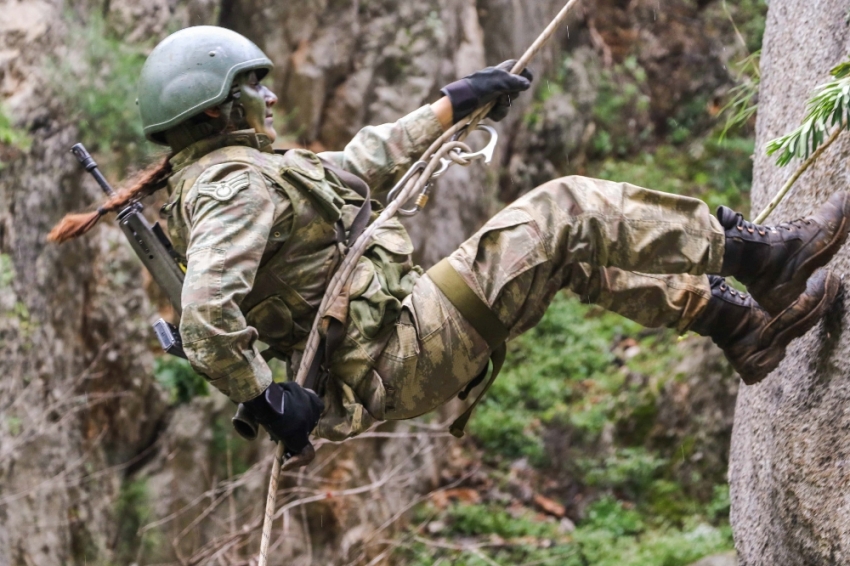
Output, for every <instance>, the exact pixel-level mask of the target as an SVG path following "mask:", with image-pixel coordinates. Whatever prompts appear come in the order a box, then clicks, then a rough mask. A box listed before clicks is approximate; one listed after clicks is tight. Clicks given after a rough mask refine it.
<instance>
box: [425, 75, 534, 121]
mask: <svg viewBox="0 0 850 566" xmlns="http://www.w3.org/2000/svg"><path fill="white" fill-rule="evenodd" d="M515 64H516V60H515V59H514V60H511V61H505V62H504V63H502V64H501V65H499V66H497V67H487V68H486V69H483V70H481V71H478V72H476V73H472V74H471V75H469V76H468V77H464V78H462V79H461V80H459V81H456V82H453V83H452V84H450V85H448V86H445V87H443V89H442V90H441V91H440V92H442V93H443V94H444V95H446V96H448V97H449V101H451V103H452V114H453V119H454V121H455V123H457V122H458V121H459V120H461V119H463V118H466V117H467V116H469V115H470V114H472V112H473V111H474V110H475V109H476V108H478V107H479V106H484V105H485V104H487V103H488V102H490V101H492V100H494V99H498V101H497V102H496V106H494V107H493V109H492V110H491V111H490V114H488V115H487V117H488V118H490V119H491V120H493V121H494V122H498V121H500V120H502V119H504V117H505V116H507V115H508V110H510V109H511V101H512V100H514V99H515V98H516V97H517V96H519V94H520V93H521V92H522V91H525V90H528V89H529V88H530V87H531V81H533V80H534V74H533V73H532V72H531V70H530V69H524V70H523V71H522V73H521V74H519V75H512V74H511V73H510V70H511V68H513V66H514V65H515Z"/></svg>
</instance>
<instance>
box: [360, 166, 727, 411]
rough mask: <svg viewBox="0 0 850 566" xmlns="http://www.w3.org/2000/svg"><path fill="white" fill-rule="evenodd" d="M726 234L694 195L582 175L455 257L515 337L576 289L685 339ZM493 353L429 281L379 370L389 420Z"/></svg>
mask: <svg viewBox="0 0 850 566" xmlns="http://www.w3.org/2000/svg"><path fill="white" fill-rule="evenodd" d="M724 245H725V237H724V234H723V229H722V228H721V227H720V224H719V223H718V221H717V219H716V218H715V217H714V216H713V215H712V214H711V213H710V211H709V210H708V207H707V205H706V204H705V203H704V202H702V201H700V200H697V199H693V198H688V197H681V196H677V195H672V194H667V193H661V192H657V191H652V190H648V189H644V188H641V187H637V186H634V185H629V184H626V183H613V182H608V181H601V180H597V179H589V178H585V177H565V178H562V179H556V180H554V181H551V182H549V183H546V184H545V185H542V186H541V187H538V188H537V189H535V190H534V191H532V192H530V193H528V194H527V195H525V196H524V197H522V198H520V199H519V200H517V201H516V202H514V203H513V204H511V205H510V206H508V207H507V208H506V209H504V210H503V211H502V212H500V213H499V214H497V215H496V216H494V217H493V218H492V219H491V220H490V221H489V222H487V224H485V225H484V227H482V228H481V230H479V231H478V233H476V234H475V235H474V236H472V237H471V238H470V239H469V240H467V241H466V242H465V243H464V244H462V245H461V246H460V248H458V250H457V251H455V252H454V253H453V254H452V255H451V256H450V257H449V262H450V264H451V265H452V267H454V269H455V270H456V271H457V272H458V274H460V276H461V277H462V278H463V280H464V281H465V282H466V283H467V285H469V287H470V288H471V289H472V291H473V292H474V293H475V294H476V295H477V296H478V297H479V298H480V299H481V300H483V301H484V302H485V303H486V304H487V305H489V306H490V308H491V309H492V310H493V312H494V313H495V314H496V315H497V316H498V318H499V319H500V320H501V322H502V323H503V324H504V325H505V326H506V327H507V328H508V329H510V333H511V337H515V336H517V335H519V334H521V333H523V332H525V331H526V330H528V329H529V328H531V327H533V326H534V325H535V324H537V323H538V322H539V321H540V319H541V317H542V316H543V313H544V312H545V311H546V308H547V306H548V305H549V303H550V302H551V301H552V299H553V297H554V296H555V293H557V292H558V291H559V290H561V289H565V288H566V289H570V290H571V291H573V292H574V293H576V294H577V295H578V296H579V297H580V298H581V300H582V301H584V302H587V303H595V304H597V305H600V306H602V307H604V308H606V309H608V310H611V311H613V312H616V313H619V314H621V315H623V316H625V317H627V318H630V319H631V320H634V321H636V322H638V323H640V324H643V325H645V326H649V327H661V326H666V327H671V328H676V329H677V330H679V331H680V332H684V331H685V330H686V329H687V328H688V327H689V326H690V324H691V323H692V322H693V320H694V319H695V317H697V316H698V315H699V314H700V313H701V312H702V310H703V309H704V308H705V307H706V305H707V304H708V300H709V298H710V296H711V291H710V288H709V285H708V278H707V277H706V276H705V275H704V274H705V273H718V272H719V271H720V267H721V263H722V260H723V250H724ZM489 355H490V349H489V347H488V345H487V343H486V342H485V341H484V339H483V338H481V336H479V335H478V333H477V332H476V331H475V330H474V329H473V327H472V325H470V323H469V322H468V321H466V320H465V319H464V318H463V317H462V316H461V315H460V313H459V312H458V311H457V309H456V308H455V307H454V306H453V305H452V304H451V303H450V302H449V301H448V300H447V299H446V297H445V296H444V295H443V293H442V292H441V291H440V290H439V289H438V288H437V287H436V285H435V284H434V282H433V281H431V279H430V278H429V277H428V276H427V275H425V276H423V277H422V278H421V279H419V281H418V282H417V283H416V286H415V287H414V290H413V293H412V294H411V295H410V296H408V297H407V298H406V299H405V301H404V310H403V312H402V316H401V318H400V320H399V321H398V323H397V324H396V326H395V332H394V333H393V335H392V336H391V338H390V341H389V343H388V344H387V347H386V348H385V349H384V351H383V353H382V354H381V356H380V357H379V358H378V360H377V363H376V365H375V367H374V369H375V371H376V372H377V373H378V375H379V376H380V378H381V381H382V382H383V383H384V387H385V390H386V398H385V399H386V407H385V412H384V415H383V418H385V419H406V418H411V417H414V416H417V415H421V414H424V413H426V412H429V411H431V410H433V409H434V408H436V407H437V406H439V405H441V404H442V403H444V402H446V401H448V400H449V399H451V398H452V397H453V396H455V395H456V394H457V393H458V392H459V391H460V390H461V389H463V388H464V386H465V385H466V384H467V383H469V382H470V381H471V380H472V379H473V378H474V377H475V376H476V375H478V373H479V372H480V371H481V370H482V369H483V368H484V367H485V365H486V364H487V361H488V359H489Z"/></svg>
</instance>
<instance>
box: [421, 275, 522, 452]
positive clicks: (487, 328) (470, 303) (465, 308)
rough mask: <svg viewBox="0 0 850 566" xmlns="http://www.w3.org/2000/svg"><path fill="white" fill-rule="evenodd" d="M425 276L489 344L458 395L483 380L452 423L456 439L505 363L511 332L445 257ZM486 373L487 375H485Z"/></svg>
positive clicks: (452, 431)
mask: <svg viewBox="0 0 850 566" xmlns="http://www.w3.org/2000/svg"><path fill="white" fill-rule="evenodd" d="M427 275H428V277H430V278H431V281H433V282H434V284H435V285H436V286H437V288H439V289H440V291H442V292H443V295H445V296H446V298H447V299H448V300H449V302H450V303H451V304H453V305H454V307H455V308H456V309H457V310H458V311H459V312H460V314H461V315H462V316H463V318H465V319H466V321H467V322H469V324H471V325H472V327H473V328H474V329H475V331H476V332H478V334H479V335H480V336H481V337H482V338H484V341H485V342H487V345H488V346H490V352H491V353H490V361H489V363H488V364H487V367H486V368H484V371H483V372H481V374H480V375H479V376H477V377H476V378H475V379H473V380H472V381H471V382H470V386H468V387H467V389H466V390H464V391H463V392H462V393H461V395H460V397H461V399H465V398H466V396H467V395H468V393H469V389H470V388H471V387H475V386H477V385H479V384H480V383H481V382H482V381H484V380H485V379H486V380H487V384H486V385H485V386H484V389H483V390H482V391H481V393H480V394H479V395H478V397H476V398H475V401H473V402H472V404H471V405H470V406H469V407H468V408H467V409H466V410H465V411H464V412H463V413H462V414H461V415H460V416H459V417H458V418H457V419H455V421H454V422H453V423H452V424H451V426H450V427H449V432H451V433H452V435H453V436H456V437H457V438H461V437H462V436H463V429H464V428H466V423H467V422H469V419H470V417H471V416H472V412H473V411H474V410H475V407H477V406H478V403H480V402H481V399H482V398H483V397H484V395H485V394H486V393H487V391H488V390H489V389H490V386H492V385H493V382H494V381H496V377H498V375H499V372H500V371H502V365H504V363H505V356H506V354H507V345H506V343H505V342H506V341H507V339H508V336H509V335H510V331H509V330H508V329H507V328H506V327H505V325H504V324H502V321H501V320H499V317H497V316H496V313H494V312H493V311H492V309H490V307H489V306H488V305H487V303H485V302H484V301H482V300H481V299H480V298H479V297H478V295H476V294H475V293H474V292H473V291H472V289H470V288H469V285H467V284H466V281H464V280H463V278H462V277H461V276H460V275H459V274H458V272H457V271H455V268H454V267H452V266H451V264H450V263H449V262H448V260H446V259H444V260H442V261H441V262H440V263H438V264H437V265H435V266H434V267H432V268H431V269H429V270H428V273H427ZM488 374H489V375H488Z"/></svg>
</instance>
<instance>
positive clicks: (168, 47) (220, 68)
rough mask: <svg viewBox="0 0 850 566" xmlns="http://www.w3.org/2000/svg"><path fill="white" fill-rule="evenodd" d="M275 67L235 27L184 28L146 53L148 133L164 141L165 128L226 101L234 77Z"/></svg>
mask: <svg viewBox="0 0 850 566" xmlns="http://www.w3.org/2000/svg"><path fill="white" fill-rule="evenodd" d="M272 67H274V65H273V64H272V62H271V60H269V58H268V57H266V54H265V53H263V52H262V51H261V50H260V48H259V47H257V46H256V45H254V44H253V43H252V42H251V41H250V40H248V39H247V38H245V37H243V36H241V35H239V34H238V33H236V32H235V31H231V30H229V29H225V28H220V27H216V26H196V27H190V28H186V29H183V30H180V31H178V32H176V33H173V34H171V35H169V36H168V37H166V38H165V39H164V40H162V41H161V42H160V43H159V45H157V46H156V47H155V48H154V50H153V51H152V52H151V54H150V56H148V58H147V61H145V65H144V67H142V73H141V78H140V80H139V98H138V104H139V112H140V113H141V115H142V126H143V127H144V131H145V137H146V138H147V139H149V140H150V141H152V142H155V143H159V144H164V143H165V139H164V136H163V132H165V131H166V130H169V129H171V128H173V127H174V126H176V125H178V124H180V123H181V122H184V121H185V120H187V119H189V118H191V117H192V116H196V115H198V114H200V113H201V112H203V111H204V110H206V109H207V108H212V107H214V106H217V105H219V104H221V103H222V102H224V101H225V100H226V99H227V98H228V96H229V94H230V86H231V84H232V83H233V78H234V77H235V76H236V75H238V74H239V73H242V72H245V71H251V70H256V71H257V78H262V77H263V76H265V75H266V73H268V72H269V70H270V69H271V68H272Z"/></svg>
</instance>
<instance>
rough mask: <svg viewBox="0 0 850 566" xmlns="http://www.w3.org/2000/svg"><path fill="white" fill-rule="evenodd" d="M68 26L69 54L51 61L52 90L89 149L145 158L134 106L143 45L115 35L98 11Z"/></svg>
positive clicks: (147, 147)
mask: <svg viewBox="0 0 850 566" xmlns="http://www.w3.org/2000/svg"><path fill="white" fill-rule="evenodd" d="M70 17H74V16H70ZM69 29H70V31H69V38H68V42H69V44H70V45H73V46H74V47H73V48H74V57H73V58H67V59H55V60H54V61H53V65H52V69H51V71H52V78H53V89H54V90H55V92H56V94H57V96H58V97H59V98H60V100H62V102H63V103H64V105H65V106H66V107H67V108H68V111H69V112H70V113H71V114H72V115H73V116H74V117H75V121H76V123H77V124H78V125H79V128H80V136H81V137H82V142H83V143H84V144H86V147H87V148H88V149H89V151H109V150H112V151H115V152H116V153H118V154H119V155H120V156H121V157H123V158H124V159H126V160H129V161H133V160H138V159H139V158H143V157H145V156H147V155H148V154H149V152H150V151H151V150H152V149H153V145H152V144H150V143H149V142H147V141H146V140H145V138H144V133H143V131H142V125H141V120H140V119H139V113H138V109H137V107H136V86H137V83H138V78H139V73H140V71H141V69H142V65H143V64H144V62H145V49H144V46H139V45H135V46H134V45H130V44H128V43H127V42H126V41H124V40H123V39H122V38H119V37H115V36H114V35H113V34H112V32H111V31H110V30H109V29H108V28H107V26H106V23H105V22H104V20H103V18H102V17H101V16H99V15H97V12H93V13H92V15H91V16H90V18H89V20H88V21H87V22H83V23H77V24H75V25H72V26H70V27H69Z"/></svg>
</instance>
